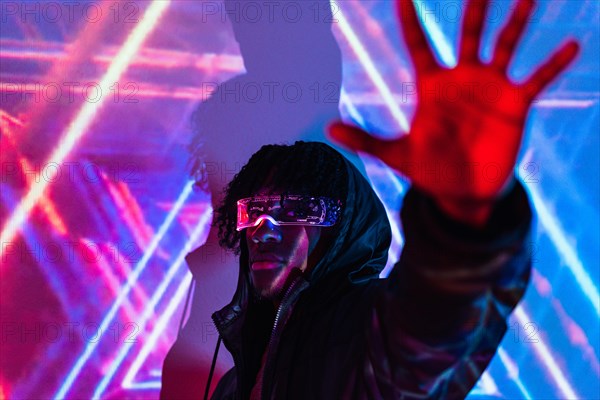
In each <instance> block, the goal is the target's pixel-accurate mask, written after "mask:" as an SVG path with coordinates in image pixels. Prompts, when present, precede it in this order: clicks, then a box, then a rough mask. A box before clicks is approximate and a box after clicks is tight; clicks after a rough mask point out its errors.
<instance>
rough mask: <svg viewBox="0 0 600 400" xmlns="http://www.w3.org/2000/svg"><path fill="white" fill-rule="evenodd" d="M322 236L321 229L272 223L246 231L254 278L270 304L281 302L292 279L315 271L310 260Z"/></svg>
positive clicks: (264, 220)
mask: <svg viewBox="0 0 600 400" xmlns="http://www.w3.org/2000/svg"><path fill="white" fill-rule="evenodd" d="M320 236H321V228H320V227H312V226H302V225H291V226H290V225H285V226H279V225H275V224H274V223H273V222H271V221H269V220H268V219H263V220H262V221H260V223H259V224H258V225H257V226H253V227H249V228H246V244H247V246H248V253H249V267H250V278H251V281H252V286H253V287H254V290H255V291H256V293H257V294H258V295H260V296H261V297H262V298H265V299H268V300H272V301H277V300H280V299H281V297H282V296H283V294H284V291H285V289H286V288H287V287H288V285H289V284H290V283H291V281H292V280H293V277H292V275H294V273H297V272H304V271H306V270H307V269H308V268H312V267H313V265H309V263H308V256H309V255H310V254H311V252H312V251H313V250H314V248H315V245H316V244H317V242H318V241H319V238H320ZM294 270H296V271H294Z"/></svg>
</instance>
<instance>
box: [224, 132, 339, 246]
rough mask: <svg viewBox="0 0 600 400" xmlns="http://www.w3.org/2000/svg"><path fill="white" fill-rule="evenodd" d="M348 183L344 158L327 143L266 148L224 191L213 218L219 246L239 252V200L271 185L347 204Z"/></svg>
mask: <svg viewBox="0 0 600 400" xmlns="http://www.w3.org/2000/svg"><path fill="white" fill-rule="evenodd" d="M347 181H348V172H347V170H346V165H345V162H344V159H343V156H342V155H341V154H340V153H338V152H337V151H336V150H334V149H333V148H332V147H330V146H328V145H326V144H325V143H320V142H303V141H297V142H296V143H294V144H293V145H265V146H263V147H261V148H260V150H259V151H257V152H256V153H254V154H253V155H252V157H251V158H250V160H249V161H248V163H247V164H246V165H245V166H244V167H242V169H241V170H240V172H239V173H238V174H237V175H236V176H235V177H234V178H233V180H232V181H231V182H230V183H229V185H228V186H227V187H226V188H225V189H224V198H223V201H222V202H221V204H220V205H219V206H218V207H217V209H216V210H215V216H214V219H213V225H214V226H217V227H218V229H219V245H221V246H222V247H224V248H227V249H229V250H232V251H233V252H234V253H235V254H239V252H240V239H241V238H242V232H238V231H237V230H236V224H237V201H238V200H239V199H242V198H245V197H251V196H252V195H254V194H256V192H257V191H258V190H260V189H261V188H263V187H265V186H269V187H272V188H277V189H279V190H282V194H286V193H287V194H307V195H311V196H325V197H330V198H337V199H340V200H342V202H344V201H345V199H346V195H347V186H348V184H347ZM342 215H343V213H342ZM338 226H339V224H338Z"/></svg>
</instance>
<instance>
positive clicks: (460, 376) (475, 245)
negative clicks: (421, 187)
mask: <svg viewBox="0 0 600 400" xmlns="http://www.w3.org/2000/svg"><path fill="white" fill-rule="evenodd" d="M531 218H532V215H531V210H530V207H529V203H528V200H527V195H526V194H525V191H524V189H523V187H522V186H521V185H520V184H519V183H518V182H517V183H515V185H514V187H513V188H511V190H510V191H509V192H508V193H507V194H506V195H505V196H503V197H502V198H501V199H499V200H498V201H497V202H496V203H495V205H494V208H493V209H492V211H491V214H490V217H489V219H488V221H487V223H486V224H485V226H481V227H477V228H474V227H472V226H470V225H468V224H464V223H462V222H459V221H456V220H454V219H452V218H449V217H448V216H447V215H445V213H444V212H442V211H441V210H440V209H439V207H438V206H437V205H436V204H435V202H434V200H433V199H432V198H431V197H430V196H427V195H425V194H424V193H422V192H420V191H418V190H416V189H411V190H410V191H409V192H408V193H407V195H406V197H405V200H404V205H403V207H402V223H403V226H404V230H405V233H406V234H405V239H406V240H405V245H404V250H403V252H402V255H401V258H400V260H399V261H398V263H397V264H396V266H395V267H394V269H393V270H392V273H391V274H390V276H389V278H388V279H387V280H386V281H385V287H384V290H382V291H381V292H379V293H378V296H377V301H376V303H375V307H374V308H373V315H372V318H371V319H370V321H369V330H368V332H369V333H368V334H369V338H368V343H369V345H368V356H369V359H370V363H371V365H372V366H373V369H374V374H375V376H376V377H377V379H378V386H379V387H380V390H382V391H384V392H385V390H386V388H387V390H390V391H392V392H390V393H385V396H386V397H390V398H398V397H400V394H402V395H404V396H409V397H408V398H412V397H410V396H411V395H412V396H414V398H418V396H426V398H444V399H455V398H462V397H464V396H465V395H466V394H467V393H468V392H469V390H470V389H471V388H472V386H473V385H474V384H475V382H476V381H477V380H478V379H479V377H480V375H481V374H482V373H483V371H484V369H485V368H486V367H487V365H488V363H489V362H490V360H491V359H492V357H493V356H494V354H495V351H496V349H497V347H498V345H499V344H500V341H501V339H502V337H503V336H504V333H505V332H506V322H505V321H506V318H507V317H508V315H509V313H510V312H511V311H512V309H513V308H514V307H515V306H516V304H517V303H518V301H519V300H520V298H521V297H522V296H523V293H524V291H525V288H526V286H527V281H528V279H529V274H530V254H529V253H530V252H529V248H530V247H529V246H528V244H529V243H530V242H529V236H530V226H531Z"/></svg>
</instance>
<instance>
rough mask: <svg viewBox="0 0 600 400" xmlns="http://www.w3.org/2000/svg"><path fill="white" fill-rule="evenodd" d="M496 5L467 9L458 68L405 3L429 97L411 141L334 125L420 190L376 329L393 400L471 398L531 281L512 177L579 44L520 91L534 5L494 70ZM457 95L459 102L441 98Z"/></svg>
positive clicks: (418, 73)
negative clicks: (440, 59)
mask: <svg viewBox="0 0 600 400" xmlns="http://www.w3.org/2000/svg"><path fill="white" fill-rule="evenodd" d="M488 4H489V0H470V1H469V4H468V6H467V8H466V14H465V16H464V18H463V21H464V22H463V30H462V36H461V44H460V49H459V57H458V63H457V65H456V67H454V68H451V69H448V68H445V67H442V66H440V65H439V64H438V63H437V61H436V59H435V57H434V55H433V53H432V51H431V50H430V48H429V44H428V40H427V38H426V36H425V34H424V32H423V30H422V29H421V26H420V23H419V19H418V16H417V13H416V10H415V8H414V4H413V2H412V1H410V0H409V1H398V2H397V5H398V6H397V7H398V12H399V19H400V22H401V25H402V30H403V33H404V39H405V40H406V43H407V47H408V50H409V53H410V55H411V58H412V60H413V62H414V64H415V80H416V87H417V93H418V95H419V100H418V103H417V108H416V111H415V115H414V118H413V121H412V124H411V128H410V132H409V134H408V135H403V136H400V137H399V138H397V139H394V140H381V139H378V138H375V137H373V136H371V135H369V134H368V133H367V132H365V131H363V130H362V129H360V128H357V127H352V126H349V125H345V124H342V123H336V124H334V125H332V126H331V128H330V134H331V136H332V138H333V139H334V140H336V141H338V142H340V143H341V144H343V145H344V146H346V147H348V148H350V149H351V150H354V151H360V152H365V153H369V154H371V155H373V156H376V157H378V158H379V159H381V160H382V161H384V162H385V163H386V164H387V165H389V166H390V167H391V168H393V169H395V170H396V171H397V172H399V173H401V174H403V175H404V176H406V177H407V178H409V179H410V181H411V184H412V188H411V190H410V191H409V193H408V194H407V195H406V198H405V203H404V206H403V209H402V222H403V226H404V232H405V238H406V241H405V247H404V250H403V253H402V255H401V258H400V261H399V263H398V265H396V267H395V268H394V270H393V271H392V274H391V275H390V278H389V279H388V280H387V281H386V283H385V289H384V290H383V291H382V292H381V293H379V296H378V297H377V302H376V305H375V307H374V308H373V315H372V318H371V319H370V321H369V328H370V329H369V335H370V337H369V353H368V356H369V360H368V361H370V363H371V366H372V368H373V369H374V379H376V380H377V387H378V389H379V390H381V391H384V392H385V393H383V396H384V397H385V398H400V397H402V396H401V395H405V396H408V397H406V398H449V399H454V398H462V397H464V396H465V395H466V394H467V393H468V391H469V390H470V388H471V387H472V385H473V384H474V383H475V382H476V380H477V379H478V377H479V376H480V374H481V373H482V372H483V370H484V369H485V367H486V366H487V365H488V363H489V361H490V360H491V358H492V357H493V355H494V353H495V351H496V348H497V346H498V344H499V343H500V340H501V338H502V336H503V335H504V332H505V331H506V323H505V319H506V318H507V316H508V314H509V313H510V311H511V310H512V309H513V308H514V307H515V305H516V304H517V302H518V301H519V299H520V298H521V296H522V295H523V292H524V290H525V287H526V284H527V280H528V277H529V271H530V265H529V264H530V262H529V258H528V256H529V254H528V243H529V239H528V235H529V228H530V225H531V211H530V208H529V203H528V200H527V196H526V194H525V191H524V190H523V188H522V186H521V185H520V184H519V183H518V182H516V181H515V179H514V176H513V170H514V166H515V163H516V160H517V156H518V153H519V149H520V146H521V142H522V138H523V132H524V126H525V121H526V117H527V114H528V112H529V108H530V106H531V104H532V102H533V100H534V99H535V97H536V96H537V95H538V94H539V93H540V92H541V91H542V90H543V89H544V88H545V87H546V86H547V85H548V84H549V83H550V82H551V81H553V80H554V79H555V78H556V77H557V76H558V75H559V74H560V73H561V72H562V71H563V70H564V69H565V68H566V67H567V66H568V65H569V64H570V62H571V61H573V59H574V58H575V57H576V55H577V53H578V50H579V46H578V44H577V43H576V42H574V41H569V42H567V43H565V44H564V45H563V46H562V47H561V48H560V49H559V50H557V51H556V52H555V53H554V54H553V55H552V56H551V57H550V58H549V59H548V61H546V62H545V63H544V64H543V65H541V66H540V67H539V68H538V69H537V70H536V71H535V72H534V73H533V74H532V75H531V77H530V78H528V79H527V80H526V81H525V82H523V83H514V82H512V81H511V80H510V79H509V77H508V74H507V71H508V67H509V63H510V61H511V59H512V56H513V54H514V50H515V48H516V45H517V43H518V41H519V39H520V37H521V35H522V33H523V31H524V28H525V25H526V22H527V20H528V19H529V16H530V15H531V12H532V9H533V7H534V2H533V0H519V1H518V2H517V7H516V8H515V10H514V12H513V14H512V15H511V17H510V19H509V21H508V23H507V24H506V26H505V27H504V28H503V29H502V31H501V32H500V35H499V36H498V42H497V45H496V48H495V51H494V54H493V57H492V60H491V62H489V63H484V62H482V61H481V60H480V58H479V48H480V42H481V34H482V31H483V22H484V20H485V13H486V9H487V6H488ZM449 88H453V90H455V91H456V90H458V93H457V95H456V96H453V97H451V98H450V97H449V96H442V95H440V93H445V91H446V90H447V89H449ZM485 88H494V89H495V91H496V93H497V96H496V97H495V98H493V99H490V98H489V96H487V94H486V92H485ZM432 170H434V171H435V170H438V171H440V170H444V171H450V172H449V174H450V175H451V178H448V177H445V176H443V175H442V176H440V175H439V174H432V173H430V171H432ZM490 171H494V174H491V173H490ZM411 396H412V397H411ZM402 398H405V397H402Z"/></svg>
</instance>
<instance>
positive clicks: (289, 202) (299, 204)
mask: <svg viewBox="0 0 600 400" xmlns="http://www.w3.org/2000/svg"><path fill="white" fill-rule="evenodd" d="M340 213H341V202H340V201H339V200H332V199H330V198H328V197H310V196H302V195H284V196H281V195H272V196H257V197H247V198H245V199H241V200H238V202H237V230H238V231H241V230H242V229H244V228H248V227H250V226H256V225H258V224H259V223H260V221H262V220H263V219H269V220H270V221H272V222H273V223H275V224H276V225H310V226H332V225H335V223H336V222H337V220H338V218H339V216H340Z"/></svg>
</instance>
